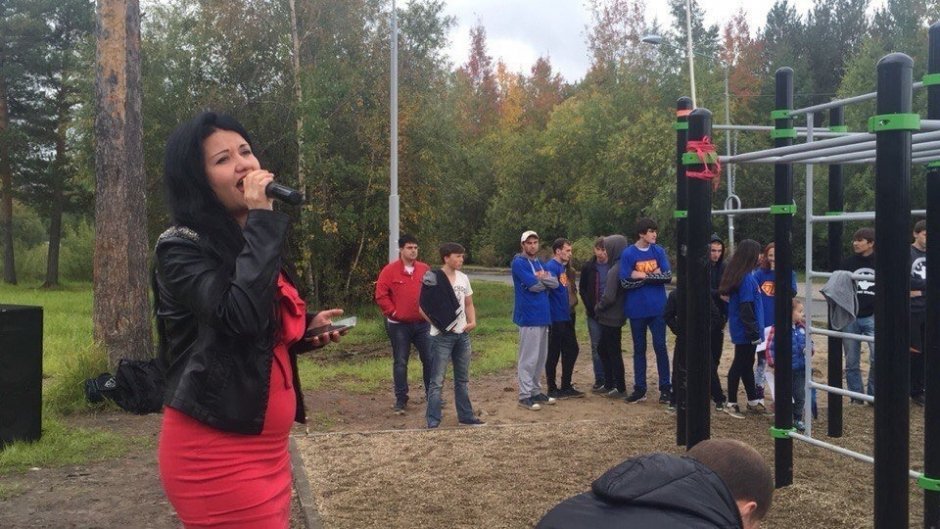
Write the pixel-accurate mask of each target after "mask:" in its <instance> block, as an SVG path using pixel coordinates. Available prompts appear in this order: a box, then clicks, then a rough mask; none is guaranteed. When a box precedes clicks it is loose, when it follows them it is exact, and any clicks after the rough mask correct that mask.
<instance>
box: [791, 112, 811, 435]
mask: <svg viewBox="0 0 940 529" xmlns="http://www.w3.org/2000/svg"><path fill="white" fill-rule="evenodd" d="M814 120H815V118H814V115H813V114H807V115H806V128H807V129H808V130H807V134H806V143H810V142H813V141H814V140H815V132H816V131H815V130H813V126H814V125H815V122H814ZM805 194H806V211H807V212H809V213H812V212H813V166H812V165H807V166H806V193H805ZM803 232H804V234H805V236H806V239H805V243H804V244H805V246H804V248H806V252H805V258H804V261H805V263H806V268H804V270H812V269H813V224H812V223H810V222H804V223H803ZM804 288H805V291H804V294H803V299H805V300H806V303H807V304H811V303H812V300H813V280H812V279H810V278H809V277H808V276H807V278H806V281H804ZM804 311H806V312H809V313H810V320H812V310H811V309H809V308H804ZM803 355H804V357H803V358H805V359H807V361H805V362H803V370H804V378H803V380H807V381H809V382H812V381H813V366H812V362H811V361H809V359H811V358H813V335H812V331H807V333H806V343H804V344H803ZM790 384H791V386H792V384H793V382H792V380H791V382H790ZM802 391H803V393H804V397H805V398H804V400H803V419H805V420H804V421H803V424H804V426H805V428H806V435H809V436H812V435H813V420H812V417H813V408H812V404H813V399H812V395H811V393H810V388H809V386H806V385H804V386H803V388H802ZM794 411H796V410H794Z"/></svg>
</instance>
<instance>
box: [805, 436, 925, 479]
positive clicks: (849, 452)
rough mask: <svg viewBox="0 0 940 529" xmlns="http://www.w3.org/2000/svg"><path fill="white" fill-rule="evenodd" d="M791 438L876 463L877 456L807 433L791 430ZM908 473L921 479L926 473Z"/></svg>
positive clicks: (912, 477)
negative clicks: (855, 450) (816, 437)
mask: <svg viewBox="0 0 940 529" xmlns="http://www.w3.org/2000/svg"><path fill="white" fill-rule="evenodd" d="M790 438H791V439H798V440H800V441H803V442H805V443H807V444H811V445H813V446H816V447H819V448H825V449H826V450H831V451H833V452H836V453H838V454H842V455H844V456H848V457H851V458H852V459H857V460H859V461H863V462H865V463H871V464H875V458H873V457H871V456H868V455H865V454H862V453H859V452H853V451H852V450H849V449H847V448H842V447H841V446H836V445H834V444H830V443H827V442H825V441H820V440H819V439H814V438H812V437H809V436H806V435H803V434H799V433H796V432H791V433H790ZM907 475H908V476H910V477H911V479H920V477H921V476H923V475H924V474H923V473H922V472H916V471H914V470H908V471H907Z"/></svg>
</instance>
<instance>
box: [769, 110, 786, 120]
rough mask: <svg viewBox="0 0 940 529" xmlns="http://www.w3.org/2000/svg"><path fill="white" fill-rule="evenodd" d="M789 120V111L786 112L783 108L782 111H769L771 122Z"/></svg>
mask: <svg viewBox="0 0 940 529" xmlns="http://www.w3.org/2000/svg"><path fill="white" fill-rule="evenodd" d="M789 118H790V111H789V110H787V109H785V108H784V109H780V110H771V111H770V119H772V120H775V121H776V120H778V119H789Z"/></svg>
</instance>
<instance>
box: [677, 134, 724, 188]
mask: <svg viewBox="0 0 940 529" xmlns="http://www.w3.org/2000/svg"><path fill="white" fill-rule="evenodd" d="M686 152H693V153H695V154H696V155H697V156H698V159H699V160H701V161H702V165H703V166H704V167H705V169H704V170H702V171H690V170H689V169H686V170H685V176H687V177H689V178H697V179H699V180H711V181H712V189H714V190H717V189H718V182H719V181H720V180H721V164H720V163H719V162H718V157H717V156H714V163H708V162H706V156H707V155H709V154H717V151H716V150H715V144H714V143H712V139H711V138H710V137H708V136H704V137H702V140H701V141H691V140H690V141H688V142H686Z"/></svg>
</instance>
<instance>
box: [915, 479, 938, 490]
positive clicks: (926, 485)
mask: <svg viewBox="0 0 940 529" xmlns="http://www.w3.org/2000/svg"><path fill="white" fill-rule="evenodd" d="M917 485H918V486H919V487H920V488H922V489H924V490H932V491H934V492H940V479H934V478H928V477H927V476H920V477H919V478H917Z"/></svg>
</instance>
